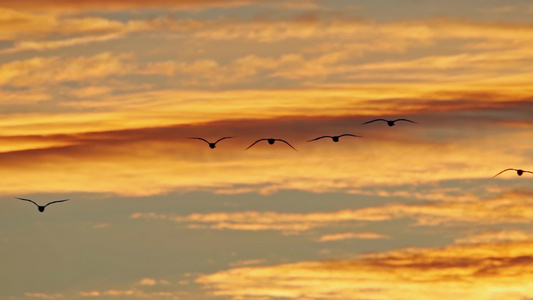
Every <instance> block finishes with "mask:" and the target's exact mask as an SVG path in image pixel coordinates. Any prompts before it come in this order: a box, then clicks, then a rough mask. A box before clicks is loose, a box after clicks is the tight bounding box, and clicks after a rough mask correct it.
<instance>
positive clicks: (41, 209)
mask: <svg viewBox="0 0 533 300" xmlns="http://www.w3.org/2000/svg"><path fill="white" fill-rule="evenodd" d="M15 198H17V199H19V200H24V201H29V202H31V203H33V204H35V205H37V208H38V209H39V211H40V212H43V211H44V209H45V208H46V207H47V206H48V205H50V204H52V203H58V202H65V201H68V200H69V199H64V200H57V201H52V202H48V203H47V204H46V205H39V204H37V203H35V202H34V201H33V200H30V199H25V198H19V197H15Z"/></svg>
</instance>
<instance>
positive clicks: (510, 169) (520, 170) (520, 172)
mask: <svg viewBox="0 0 533 300" xmlns="http://www.w3.org/2000/svg"><path fill="white" fill-rule="evenodd" d="M507 171H516V174H517V175H518V176H522V174H524V173H531V174H533V172H531V171H525V170H522V169H513V168H509V169H505V170H503V171H501V172H500V173H498V174H496V175H494V176H492V178H494V177H496V176H498V175H500V174H501V173H503V172H507Z"/></svg>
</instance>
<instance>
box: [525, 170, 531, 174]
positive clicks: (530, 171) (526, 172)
mask: <svg viewBox="0 0 533 300" xmlns="http://www.w3.org/2000/svg"><path fill="white" fill-rule="evenodd" d="M523 171H524V173H531V174H533V172H531V171H526V170H523Z"/></svg>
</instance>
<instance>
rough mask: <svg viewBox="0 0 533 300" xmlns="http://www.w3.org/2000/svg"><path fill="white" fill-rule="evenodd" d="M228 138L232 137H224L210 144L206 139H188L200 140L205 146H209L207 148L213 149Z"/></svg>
mask: <svg viewBox="0 0 533 300" xmlns="http://www.w3.org/2000/svg"><path fill="white" fill-rule="evenodd" d="M230 138H233V137H232V136H225V137H223V138H220V139H218V140H217V141H216V142H214V143H211V142H209V141H207V140H206V139H203V138H201V137H190V139H195V140H201V141H204V142H206V143H207V144H209V148H211V149H215V148H216V145H217V143H218V142H220V141H222V140H224V139H230Z"/></svg>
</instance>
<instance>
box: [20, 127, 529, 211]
mask: <svg viewBox="0 0 533 300" xmlns="http://www.w3.org/2000/svg"><path fill="white" fill-rule="evenodd" d="M377 121H383V122H386V123H387V125H389V126H391V127H392V126H394V125H395V123H396V122H398V121H405V122H410V123H415V124H417V123H416V122H415V121H411V120H408V119H396V120H385V119H374V120H371V121H368V122H364V123H362V124H361V125H365V124H369V123H373V122H377ZM345 136H349V137H361V136H359V135H355V134H351V133H345V134H341V135H324V136H319V137H317V138H314V139H311V140H308V141H307V142H314V141H317V140H320V139H323V138H331V140H332V141H333V142H338V141H339V139H340V138H341V137H345ZM230 138H233V137H232V136H225V137H222V138H220V139H218V140H217V141H215V142H213V143H212V142H209V141H208V140H206V139H204V138H201V137H190V138H189V139H196V140H201V141H204V142H206V143H207V144H208V145H209V148H211V149H215V148H216V144H217V143H218V142H220V141H222V140H225V139H230ZM261 141H267V142H268V144H269V145H273V144H274V143H275V142H276V141H280V142H283V143H285V144H287V145H288V146H289V147H291V148H292V149H294V150H295V151H298V150H296V148H294V147H293V146H292V145H291V144H290V143H289V142H287V141H286V140H283V139H277V138H262V139H258V140H256V141H255V142H253V143H252V144H251V145H250V146H248V148H246V149H244V150H248V149H250V148H252V147H253V146H254V145H255V144H257V143H259V142H261ZM507 171H516V174H517V175H518V176H522V175H523V174H524V173H530V174H533V172H532V171H527V170H522V169H514V168H508V169H505V170H503V171H501V172H499V173H498V174H496V175H494V176H492V178H494V177H496V176H498V175H500V174H502V173H504V172H507ZM15 198H16V199H19V200H23V201H28V202H31V203H33V204H35V205H36V206H37V208H38V210H39V211H40V212H44V209H45V208H46V207H47V206H48V205H50V204H54V203H59V202H65V201H68V200H69V199H63V200H56V201H52V202H49V203H47V204H45V205H39V204H37V203H36V202H35V201H33V200H30V199H26V198H19V197H15Z"/></svg>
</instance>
